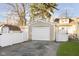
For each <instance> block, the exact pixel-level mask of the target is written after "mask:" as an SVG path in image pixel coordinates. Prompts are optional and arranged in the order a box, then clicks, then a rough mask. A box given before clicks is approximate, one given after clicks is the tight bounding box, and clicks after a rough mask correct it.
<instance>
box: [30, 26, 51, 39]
mask: <svg viewBox="0 0 79 59" xmlns="http://www.w3.org/2000/svg"><path fill="white" fill-rule="evenodd" d="M32 40H50V28H49V27H32Z"/></svg>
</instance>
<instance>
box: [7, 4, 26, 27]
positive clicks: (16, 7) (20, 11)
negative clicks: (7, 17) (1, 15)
mask: <svg viewBox="0 0 79 59" xmlns="http://www.w3.org/2000/svg"><path fill="white" fill-rule="evenodd" d="M8 5H9V6H11V9H10V10H11V12H13V13H16V15H17V16H18V17H19V21H18V24H19V25H20V26H25V25H26V21H27V20H26V18H25V17H26V4H24V3H19V4H18V3H16V4H10V3H9V4H8ZM13 13H12V14H13Z"/></svg>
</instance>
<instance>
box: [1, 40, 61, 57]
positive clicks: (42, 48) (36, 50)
mask: <svg viewBox="0 0 79 59" xmlns="http://www.w3.org/2000/svg"><path fill="white" fill-rule="evenodd" d="M59 44H60V43H56V42H50V41H27V42H23V43H19V44H15V45H12V46H7V47H3V48H2V47H0V56H55V55H56V51H57V48H58V47H59Z"/></svg>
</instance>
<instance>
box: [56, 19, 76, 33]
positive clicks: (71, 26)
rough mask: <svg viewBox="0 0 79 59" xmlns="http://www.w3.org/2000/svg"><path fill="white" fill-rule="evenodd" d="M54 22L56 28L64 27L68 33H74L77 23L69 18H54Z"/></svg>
mask: <svg viewBox="0 0 79 59" xmlns="http://www.w3.org/2000/svg"><path fill="white" fill-rule="evenodd" d="M55 22H57V24H58V26H59V28H58V30H62V29H64V31H65V32H67V33H69V34H74V33H76V30H77V23H76V22H75V20H73V19H70V18H56V19H55Z"/></svg>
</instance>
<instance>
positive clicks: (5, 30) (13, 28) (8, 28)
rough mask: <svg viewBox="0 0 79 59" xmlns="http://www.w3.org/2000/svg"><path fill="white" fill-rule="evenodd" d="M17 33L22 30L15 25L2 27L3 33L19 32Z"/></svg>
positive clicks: (0, 29)
mask: <svg viewBox="0 0 79 59" xmlns="http://www.w3.org/2000/svg"><path fill="white" fill-rule="evenodd" d="M17 31H21V29H20V28H19V27H18V26H15V25H8V24H4V25H1V26H0V32H1V33H9V32H17Z"/></svg>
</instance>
